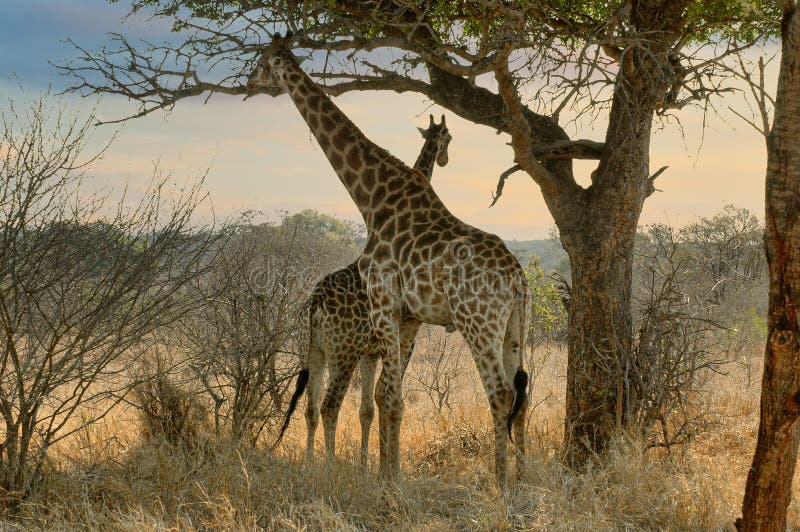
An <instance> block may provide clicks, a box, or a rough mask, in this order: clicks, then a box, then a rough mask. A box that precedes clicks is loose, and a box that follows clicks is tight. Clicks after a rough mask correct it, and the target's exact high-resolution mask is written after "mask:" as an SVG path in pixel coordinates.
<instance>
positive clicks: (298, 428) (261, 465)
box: [0, 343, 800, 531]
mask: <svg viewBox="0 0 800 532" xmlns="http://www.w3.org/2000/svg"><path fill="white" fill-rule="evenodd" d="M425 348H426V347H425V345H424V343H423V345H419V346H418V350H417V353H415V357H414V361H413V362H412V364H424V363H426V362H425V357H424V350H425ZM464 352H465V353H467V352H466V351H464ZM466 356H468V355H466ZM760 363H761V361H760V359H759V358H758V357H757V356H756V357H753V359H752V362H751V364H752V367H753V372H752V373H753V375H758V374H759V373H760ZM467 367H469V366H467ZM413 369H414V368H413V367H412V368H411V369H410V371H413ZM729 370H730V374H729V375H727V376H719V377H715V378H714V380H713V381H712V382H711V384H710V385H709V386H708V389H707V391H706V396H705V397H706V400H707V408H708V410H709V411H710V412H713V413H714V419H715V420H716V424H715V425H714V426H713V427H711V428H710V430H708V431H707V432H705V433H704V434H701V435H700V436H699V437H698V438H697V439H696V441H694V442H693V444H692V445H691V446H689V447H688V448H686V449H684V450H683V451H681V450H676V451H673V453H672V454H671V455H666V454H665V453H663V452H660V453H656V452H653V451H650V452H645V451H643V449H642V448H641V446H640V445H637V444H635V443H632V442H631V441H626V440H625V439H620V442H619V443H618V444H617V445H616V446H615V448H614V449H613V450H611V451H610V452H609V453H608V456H607V457H605V459H604V460H601V461H597V462H596V463H594V464H592V465H591V466H590V467H589V468H588V469H587V470H586V471H585V472H582V473H575V472H572V471H570V470H568V469H566V468H564V467H563V466H562V465H561V464H560V462H559V460H558V449H559V446H560V443H561V441H560V440H561V436H562V434H561V431H562V418H563V410H564V399H563V398H564V386H565V371H566V370H565V355H564V353H563V352H561V351H556V352H555V353H554V354H553V355H552V356H549V357H548V358H547V360H546V361H545V363H544V364H542V365H541V367H540V368H539V369H538V376H537V378H536V380H535V387H534V402H535V403H536V407H535V409H534V410H533V411H532V413H531V415H530V422H529V446H528V447H529V463H528V464H527V465H526V467H525V469H524V474H523V478H522V479H521V480H519V481H518V482H515V483H514V484H512V486H511V488H510V490H509V493H508V494H507V495H506V496H505V497H503V496H501V494H500V493H498V491H497V489H496V487H495V483H494V478H493V474H492V472H491V471H492V461H491V460H492V458H491V456H492V437H491V428H490V422H489V413H488V407H487V405H486V402H485V398H484V396H483V391H482V388H481V387H480V385H479V384H478V381H477V377H476V375H475V374H476V372H475V371H474V368H470V370H469V371H468V377H467V378H466V379H465V380H464V381H463V382H461V388H460V390H459V391H458V394H457V396H456V397H455V399H454V400H453V401H452V403H453V413H452V415H450V414H448V415H442V416H439V415H437V414H436V412H435V409H434V408H433V407H432V405H431V403H430V401H429V400H428V399H427V397H426V396H424V394H422V393H420V392H419V391H415V390H414V389H413V383H411V382H410V380H409V379H407V381H406V382H407V383H408V388H409V390H408V392H407V398H406V410H405V416H404V420H403V431H402V440H401V442H402V457H403V474H404V479H403V481H402V482H401V483H400V484H399V485H387V484H385V483H382V482H381V481H379V480H378V479H377V477H376V469H377V464H376V462H377V419H376V421H375V423H374V424H373V429H372V446H371V453H372V460H371V465H370V469H369V471H367V472H362V471H360V469H359V467H358V441H359V437H360V435H359V434H360V428H359V422H358V397H359V395H358V392H359V390H358V389H357V388H355V389H354V388H353V387H351V390H350V392H349V394H348V396H347V398H346V399H345V404H344V406H343V410H342V414H341V416H340V422H339V430H338V440H337V444H338V449H337V451H338V460H337V461H336V462H335V463H330V464H328V463H325V462H324V460H323V459H322V451H323V449H322V434H321V433H322V430H321V426H320V429H319V430H318V434H317V460H316V462H315V463H312V464H307V463H305V460H304V448H303V446H304V441H305V422H304V419H303V415H302V410H303V406H302V403H301V405H300V407H299V408H298V412H297V413H296V414H295V417H294V418H293V421H292V424H291V426H290V429H289V432H288V434H287V437H286V438H285V440H284V442H283V443H282V444H281V446H280V448H279V449H278V451H276V453H275V455H270V454H269V453H268V452H267V451H265V450H263V449H262V450H237V449H236V448H234V447H232V446H230V445H223V444H216V445H213V446H211V447H210V448H209V450H208V451H207V452H205V453H194V454H192V453H185V452H179V451H176V450H174V449H173V448H170V447H169V446H166V445H155V444H143V443H142V441H141V438H140V429H139V425H138V421H137V417H136V411H135V409H133V408H131V407H126V408H122V407H120V408H119V409H118V410H117V411H116V412H114V414H113V415H112V416H110V417H109V418H107V419H105V420H104V421H103V422H102V423H100V424H97V425H94V426H93V427H92V428H91V429H87V430H86V431H84V432H82V433H80V434H78V435H75V436H74V437H72V438H71V439H70V440H69V441H67V442H65V443H63V444H61V445H60V446H59V447H58V448H57V449H55V451H54V455H53V458H54V459H53V461H52V464H51V465H50V467H49V468H48V471H47V474H46V475H47V476H46V479H45V480H46V481H45V487H44V489H43V490H42V491H41V492H40V493H37V494H36V495H35V496H34V497H33V498H32V499H30V500H29V501H28V502H27V503H26V504H25V505H24V507H23V508H22V510H21V515H20V516H17V517H15V518H13V519H10V518H9V519H7V520H5V521H4V522H3V523H0V528H3V529H9V530H14V529H19V530H23V529H50V530H54V529H56V530H69V529H73V530H98V531H100V530H102V531H106V530H137V531H138V530H210V529H214V530H257V529H266V530H334V529H335V530H355V529H358V530H362V529H367V530H384V529H390V530H431V531H433V530H436V531H440V530H463V529H475V530H510V529H520V530H528V529H531V530H655V529H658V530H663V529H668V530H732V529H733V521H734V519H735V518H736V517H737V516H738V515H739V508H740V505H741V498H742V493H743V490H744V483H745V479H746V473H747V468H748V466H749V464H750V459H751V455H752V452H753V449H754V446H755V435H756V427H757V422H758V396H759V382H758V379H757V378H751V379H748V374H747V367H746V365H733V366H730V367H729ZM268 444H269V442H267V441H265V442H264V445H263V447H264V448H267V447H268ZM512 471H513V470H512ZM797 487H798V483H797V482H795V493H797ZM789 523H790V525H791V526H792V527H793V528H798V527H800V506H798V504H797V502H796V500H795V501H793V502H792V504H791V506H790V508H789Z"/></svg>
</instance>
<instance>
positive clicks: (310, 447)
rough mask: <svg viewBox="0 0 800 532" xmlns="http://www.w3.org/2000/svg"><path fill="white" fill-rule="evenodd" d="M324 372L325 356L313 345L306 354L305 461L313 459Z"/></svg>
mask: <svg viewBox="0 0 800 532" xmlns="http://www.w3.org/2000/svg"><path fill="white" fill-rule="evenodd" d="M324 372H325V354H324V353H323V352H322V350H321V349H319V348H318V347H317V346H315V345H314V344H313V343H312V345H311V347H310V349H309V352H308V385H307V387H306V429H307V433H306V459H307V460H308V461H311V460H313V459H314V436H315V435H316V433H317V425H318V423H319V394H320V388H321V386H322V374H323V373H324Z"/></svg>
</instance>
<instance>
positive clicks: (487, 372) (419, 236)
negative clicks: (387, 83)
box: [248, 36, 530, 486]
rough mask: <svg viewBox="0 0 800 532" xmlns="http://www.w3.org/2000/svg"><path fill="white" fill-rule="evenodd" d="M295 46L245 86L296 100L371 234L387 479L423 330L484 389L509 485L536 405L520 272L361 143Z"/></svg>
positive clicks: (498, 463) (280, 50)
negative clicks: (451, 351)
mask: <svg viewBox="0 0 800 532" xmlns="http://www.w3.org/2000/svg"><path fill="white" fill-rule="evenodd" d="M289 45H290V41H289V40H287V39H284V38H281V37H280V36H276V38H274V39H273V40H272V42H271V43H270V45H269V46H268V47H267V49H266V50H264V51H263V52H262V53H261V56H260V57H259V59H258V62H257V65H256V68H255V69H254V70H253V73H252V74H251V75H250V78H249V79H248V87H249V88H250V89H251V91H255V89H257V88H258V87H259V86H269V87H275V86H278V87H280V88H281V89H283V90H284V91H285V92H287V93H288V94H289V96H290V98H291V99H292V101H293V102H294V104H295V106H296V107H297V109H298V111H299V112H300V114H301V115H302V117H303V119H304V120H305V121H306V123H307V124H308V126H309V128H310V129H311V131H312V133H313V134H314V136H315V137H316V139H317V142H319V145H320V147H321V148H322V150H323V152H324V153H325V156H326V157H327V158H328V161H329V162H330V164H331V166H332V167H333V169H334V171H335V172H336V174H337V176H338V177H339V179H340V181H341V182H342V184H343V185H344V186H345V188H346V189H347V191H348V193H349V194H350V197H351V198H352V199H353V202H354V203H355V205H356V207H357V208H358V209H359V212H360V213H361V215H362V217H363V218H364V222H365V224H366V226H367V231H368V232H369V234H370V238H369V239H368V241H367V246H366V248H365V249H364V252H363V254H362V256H361V257H360V259H359V260H358V270H359V274H360V276H361V279H362V281H363V282H364V283H365V285H366V292H367V295H368V300H369V315H370V320H371V322H372V326H373V329H374V331H375V335H376V337H377V338H378V340H379V342H380V345H381V356H382V361H383V364H382V370H381V376H380V379H379V381H378V385H377V387H376V392H375V399H376V402H377V403H378V415H379V435H380V472H381V475H382V476H384V477H385V478H387V479H395V478H397V477H398V476H399V473H400V422H401V420H402V416H403V397H402V381H403V373H404V364H405V361H406V360H407V357H406V353H407V352H408V350H409V348H410V346H411V344H412V342H413V340H414V336H415V334H416V332H417V330H418V328H419V326H420V324H421V323H422V322H427V323H432V324H438V325H446V324H448V323H452V324H453V325H454V326H455V327H456V328H457V329H458V330H459V332H461V334H462V336H463V337H464V339H465V341H466V342H467V345H468V346H469V348H470V351H471V354H472V357H473V360H474V361H475V365H476V366H477V368H478V372H479V374H480V376H481V380H482V381H483V385H484V388H485V390H486V395H487V398H488V401H489V406H490V410H491V413H492V424H493V427H494V436H495V455H494V461H495V474H496V477H497V481H498V483H499V484H500V485H501V486H505V485H506V481H507V478H506V477H507V461H508V442H509V427H511V426H512V425H513V429H514V443H515V446H516V450H517V458H518V465H519V462H520V461H521V460H523V459H524V452H525V418H526V416H525V409H526V408H527V406H528V396H527V390H526V389H525V388H524V387H522V386H521V384H522V383H523V381H527V378H523V377H522V376H524V373H525V371H524V368H523V359H524V356H523V354H524V345H525V339H526V332H527V317H528V312H529V310H530V306H529V293H528V289H527V280H526V278H525V275H524V272H523V270H522V267H521V266H520V265H519V263H518V262H517V260H516V258H515V257H514V255H513V254H512V253H511V252H510V251H509V250H508V249H507V248H506V246H505V244H504V243H503V241H502V240H501V239H500V238H499V237H497V236H496V235H492V234H489V233H486V232H484V231H481V230H480V229H477V228H475V227H472V226H470V225H468V224H466V223H464V222H462V221H461V220H459V219H458V218H457V217H456V216H454V215H453V214H452V213H451V212H450V211H449V210H448V209H447V207H445V205H444V204H443V203H442V201H441V199H439V196H438V195H437V194H436V192H435V191H434V190H433V188H432V187H431V185H430V183H429V182H428V180H427V179H426V178H425V176H423V175H422V173H420V172H419V171H417V170H414V169H412V168H409V167H408V166H406V165H405V164H403V163H402V162H401V161H399V160H398V159H397V158H395V157H393V156H392V155H391V154H389V152H387V151H386V150H385V149H383V148H381V147H380V146H378V145H376V144H375V143H373V142H372V141H370V140H369V139H368V138H367V137H366V136H364V134H363V133H362V132H361V131H360V130H359V129H358V128H357V127H356V126H355V124H353V122H352V121H350V119H349V118H347V116H345V114H344V113H342V111H341V110H340V109H339V108H338V107H337V106H336V105H334V103H333V102H332V101H331V99H330V98H329V97H328V96H327V95H326V94H325V92H324V91H323V90H322V88H320V87H319V86H318V85H317V84H315V83H314V82H313V81H312V80H311V79H310V78H309V77H308V75H307V74H306V73H305V72H304V71H303V70H302V69H301V68H300V66H299V65H298V63H297V61H296V60H295V58H294V56H293V55H292V53H291V51H290V49H289ZM275 58H277V59H275ZM454 242H461V243H463V245H466V246H467V247H468V248H469V249H470V254H469V257H466V258H464V259H463V260H461V259H459V258H458V257H455V258H454V257H453V256H452V254H451V253H449V250H450V248H451V246H452V245H453V243H454ZM515 384H516V385H518V386H519V387H517V388H515V387H514V385H515Z"/></svg>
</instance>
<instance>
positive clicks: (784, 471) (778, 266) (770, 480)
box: [739, 0, 800, 531]
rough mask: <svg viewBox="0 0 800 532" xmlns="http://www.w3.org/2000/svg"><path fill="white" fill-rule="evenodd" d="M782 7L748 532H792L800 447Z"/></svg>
mask: <svg viewBox="0 0 800 532" xmlns="http://www.w3.org/2000/svg"><path fill="white" fill-rule="evenodd" d="M776 4H779V5H780V7H781V9H782V12H783V20H782V23H781V39H782V50H781V61H780V73H779V78H778V89H777V92H776V95H775V100H774V106H775V116H774V118H773V124H772V128H771V129H770V128H769V127H768V123H767V119H766V116H767V114H766V108H765V106H764V102H765V99H764V98H760V99H759V101H760V102H761V105H760V107H761V109H760V110H761V115H762V117H764V127H763V132H764V133H765V134H766V139H767V180H766V232H765V233H766V234H765V238H764V241H765V243H766V248H767V263H768V265H769V277H770V286H769V318H768V325H769V335H768V337H767V338H768V339H767V346H766V351H765V353H764V376H763V379H762V384H761V387H762V388H761V418H760V422H759V426H758V443H757V445H756V452H755V455H754V457H753V465H752V467H751V468H750V471H749V473H748V475H747V486H746V489H745V497H744V504H743V512H742V520H741V522H740V523H739V525H740V528H741V529H743V530H775V531H778V530H781V531H782V530H786V510H787V508H788V506H789V501H790V499H791V494H792V490H791V488H792V478H793V476H794V470H795V466H796V465H797V448H798V443H799V442H800V426H799V425H798V421H799V420H800V344H799V343H798V342H800V315H798V311H800V144H798V142H797V139H798V138H800V7H799V6H798V5H797V2H796V0H782V1H780V2H776ZM762 88H763V85H762Z"/></svg>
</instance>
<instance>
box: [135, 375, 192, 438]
mask: <svg viewBox="0 0 800 532" xmlns="http://www.w3.org/2000/svg"><path fill="white" fill-rule="evenodd" d="M133 395H134V399H135V401H136V406H137V407H138V409H139V419H140V421H141V431H142V437H143V439H144V440H145V441H146V442H154V443H162V442H163V443H168V444H170V445H174V446H178V447H182V448H185V449H198V448H199V447H200V446H201V443H202V441H203V433H204V432H205V431H204V428H205V427H206V425H207V419H208V415H207V413H206V411H205V409H204V408H203V406H202V405H201V404H200V403H199V402H198V401H197V399H196V398H195V397H194V395H192V394H191V393H190V392H189V391H187V390H185V389H183V388H181V387H180V386H178V385H177V384H175V383H174V382H172V381H171V380H169V378H168V377H166V376H164V375H156V376H154V377H153V378H151V379H149V380H146V381H144V382H142V383H139V384H137V385H136V386H135V387H134V389H133Z"/></svg>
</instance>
